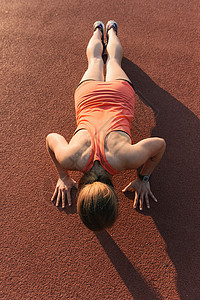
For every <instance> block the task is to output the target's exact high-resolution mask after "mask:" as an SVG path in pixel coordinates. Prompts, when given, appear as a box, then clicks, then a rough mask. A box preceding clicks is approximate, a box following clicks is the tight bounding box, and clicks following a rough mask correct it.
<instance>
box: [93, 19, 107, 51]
mask: <svg viewBox="0 0 200 300" xmlns="http://www.w3.org/2000/svg"><path fill="white" fill-rule="evenodd" d="M93 28H94V31H95V30H97V29H99V30H100V31H101V34H102V38H101V40H102V44H103V53H102V55H104V54H105V51H106V44H105V42H104V32H105V26H104V24H103V22H101V21H96V22H94V24H93Z"/></svg>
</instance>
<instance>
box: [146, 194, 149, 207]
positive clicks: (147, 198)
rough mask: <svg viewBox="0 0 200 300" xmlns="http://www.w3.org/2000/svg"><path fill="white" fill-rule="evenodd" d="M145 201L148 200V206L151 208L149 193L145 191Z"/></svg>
mask: <svg viewBox="0 0 200 300" xmlns="http://www.w3.org/2000/svg"><path fill="white" fill-rule="evenodd" d="M145 201H146V205H147V208H150V203H149V197H148V193H145Z"/></svg>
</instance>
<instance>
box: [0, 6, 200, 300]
mask: <svg viewBox="0 0 200 300" xmlns="http://www.w3.org/2000/svg"><path fill="white" fill-rule="evenodd" d="M0 7H1V11H0V18H1V30H0V43H1V47H0V57H1V69H0V72H1V77H0V85H1V94H0V97H1V104H0V105H1V141H2V147H1V148H2V160H1V166H2V170H1V190H2V194H1V210H2V211H1V226H2V229H3V230H2V233H3V236H2V238H1V249H2V254H1V258H2V261H3V263H2V268H1V272H2V274H1V277H2V280H1V283H2V286H1V296H0V297H1V299H83V300H85V299H111V300H113V299H117V300H118V299H122V300H127V299H134V300H139V299H142V300H143V299H144V300H145V299H147V300H149V299H170V300H172V299H173V300H174V299H189V300H191V299H192V300H194V299H200V294H199V289H198V282H199V281H198V279H199V278H198V274H199V269H200V268H199V256H198V255H197V253H198V247H197V245H198V241H199V236H200V232H199V212H198V209H199V192H198V188H199V181H198V178H199V167H200V166H199V148H200V147H199V136H200V135H199V118H198V117H199V110H198V109H199V106H198V104H199V102H198V101H199V90H198V71H199V65H198V62H199V57H198V53H199V52H198V47H199V45H198V38H199V37H198V27H199V21H198V2H197V1H195V0H194V1H192V2H191V1H187V0H177V1H173V0H166V1H162V0H156V1H155V0H150V1H147V0H141V1H131V0H126V1H111V0H107V1H106V2H105V3H104V2H99V1H96V0H95V1H94V0H85V1H78V0H74V1H70V0H56V1H53V0H46V1H39V0H34V1H27V0H12V1H4V0H0ZM110 19H115V20H116V21H117V22H118V24H119V31H118V35H119V38H120V40H121V43H122V45H123V49H124V59H123V67H124V69H125V71H126V72H127V74H128V75H129V77H130V79H131V80H132V81H133V83H134V85H135V88H136V91H137V94H138V97H137V103H136V113H135V119H134V122H133V126H132V134H133V137H134V141H135V142H137V141H139V140H141V139H142V138H146V137H150V136H160V137H163V138H165V140H166V142H167V150H166V153H165V155H164V157H163V159H162V161H161V163H160V165H159V166H158V167H157V169H156V170H155V172H154V173H153V175H152V178H151V186H152V191H153V192H154V194H155V195H156V197H157V198H158V200H159V202H158V204H155V203H151V209H150V210H147V209H144V211H143V212H142V213H140V212H139V211H136V210H134V209H133V208H132V205H133V200H132V199H133V193H128V194H126V195H123V194H122V192H121V190H122V188H123V187H124V186H126V185H127V184H128V183H129V181H131V180H133V179H134V178H135V176H136V173H135V172H129V171H127V172H123V173H121V174H119V175H117V176H116V177H115V178H114V185H115V186H116V191H117V193H118V196H119V202H120V203H119V210H120V215H119V218H118V220H117V222H116V224H115V225H114V226H113V227H112V228H111V229H110V230H108V231H104V232H102V233H98V234H94V233H92V232H90V231H89V230H87V228H85V227H84V225H83V224H82V223H81V221H80V220H79V218H78V215H77V213H76V203H75V202H74V205H73V207H72V208H69V207H67V209H66V210H65V211H62V209H57V208H56V207H55V206H54V205H53V204H52V203H51V202H50V198H51V195H52V193H53V189H54V187H55V184H56V181H57V174H56V170H55V168H54V166H53V164H52V162H51V160H50V157H49V156H48V154H47V152H46V148H45V137H46V135H47V134H48V133H50V132H57V133H60V134H62V135H64V136H65V138H66V139H67V140H68V141H69V140H70V138H71V136H72V134H73V132H74V130H75V128H76V123H75V112H74V102H73V93H74V91H75V88H76V86H77V84H78V83H79V80H80V78H81V76H82V75H83V72H84V71H85V69H86V67H87V60H86V56H85V49H86V46H87V43H88V41H89V38H90V36H91V34H92V24H93V22H94V21H96V20H102V21H103V22H105V23H106V22H107V21H108V20H110ZM72 176H73V177H74V178H75V179H76V180H78V179H79V178H80V176H81V174H79V173H76V172H73V173H72Z"/></svg>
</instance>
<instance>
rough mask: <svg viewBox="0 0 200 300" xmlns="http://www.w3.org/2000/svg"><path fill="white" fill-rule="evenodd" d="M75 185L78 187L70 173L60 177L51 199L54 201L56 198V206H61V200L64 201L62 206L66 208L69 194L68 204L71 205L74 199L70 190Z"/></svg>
mask: <svg viewBox="0 0 200 300" xmlns="http://www.w3.org/2000/svg"><path fill="white" fill-rule="evenodd" d="M73 187H76V188H78V186H77V183H76V181H75V180H73V179H72V178H71V177H70V176H69V175H66V176H65V177H63V178H59V179H58V182H57V184H56V188H55V191H54V193H53V196H52V198H51V201H52V202H53V201H54V200H56V206H59V204H60V202H61V201H62V208H65V205H66V195H67V201H68V204H69V206H71V205H72V200H71V195H70V192H71V189H72V188H73Z"/></svg>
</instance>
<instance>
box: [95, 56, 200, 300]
mask: <svg viewBox="0 0 200 300" xmlns="http://www.w3.org/2000/svg"><path fill="white" fill-rule="evenodd" d="M122 67H123V69H124V70H125V72H126V73H127V75H128V77H129V78H130V79H131V81H132V82H133V83H134V88H135V91H136V93H137V94H138V96H139V98H140V100H142V101H143V102H144V103H145V104H146V105H148V106H150V107H151V108H152V109H153V111H154V114H155V119H156V126H155V128H154V129H153V130H152V134H151V136H158V137H163V138H164V139H165V141H166V143H167V148H166V153H165V155H164V158H163V160H161V163H160V164H159V168H158V171H157V172H155V175H153V176H152V179H151V182H152V183H154V184H153V186H154V192H155V195H156V197H157V198H158V199H162V203H161V205H159V208H158V207H156V206H154V208H153V209H151V210H149V211H148V213H149V215H151V217H152V218H153V220H154V222H155V223H156V225H157V228H158V230H159V232H160V234H161V236H162V238H163V239H164V240H165V243H166V245H167V249H166V251H167V253H168V255H169V257H170V259H171V261H172V262H173V264H174V266H175V268H176V271H177V288H178V292H179V295H180V297H181V299H191V297H192V299H200V295H199V289H198V279H197V276H198V273H199V268H198V266H199V258H198V241H199V237H200V230H199V228H198V224H199V212H198V211H199V192H198V190H199V183H200V182H199V178H200V176H199V175H200V174H199V169H200V165H199V149H200V145H199V137H200V122H199V119H198V118H197V116H195V114H194V113H193V112H192V111H190V110H189V109H188V108H187V107H185V106H184V105H183V104H182V103H181V102H179V101H178V100H177V99H175V98H174V97H173V96H171V95H170V94H169V93H168V92H166V91H165V90H163V89H162V88H160V87H159V86H158V85H156V84H155V82H153V81H152V80H151V78H150V77H149V76H148V75H147V74H145V73H144V72H143V71H142V70H141V69H140V68H139V67H138V66H136V65H135V64H134V63H132V62H131V61H130V60H128V59H126V58H123V61H122ZM191 101H192V99H191ZM161 178H162V179H161ZM161 182H162V184H160V183H161ZM155 188H156V189H155ZM126 196H127V197H128V198H130V199H133V198H134V197H133V194H132V193H131V192H127V193H126ZM159 202H161V201H159ZM144 211H145V210H144ZM144 213H145V212H144ZM97 238H98V239H99V241H100V243H101V244H102V246H103V247H104V249H105V251H106V253H107V254H108V256H109V258H110V259H111V261H112V262H113V264H114V265H115V267H116V269H117V270H118V272H119V274H120V275H121V277H122V279H123V280H124V282H125V284H126V285H127V287H128V289H129V291H130V293H131V294H132V295H133V296H134V297H136V299H155V298H156V297H155V295H153V293H152V292H151V291H150V290H149V288H148V287H147V286H145V283H144V282H142V280H141V278H140V276H139V274H138V273H137V272H136V271H135V270H134V268H133V267H130V263H129V261H128V260H127V258H126V257H125V256H124V255H123V253H122V252H121V251H120V250H119V249H118V247H117V245H116V244H115V243H114V241H112V238H111V237H110V236H109V235H108V233H106V232H104V233H101V234H97ZM111 249H112V250H111ZM119 257H120V259H121V260H122V262H123V263H122V265H119V263H118V262H119V259H118V258H119ZM126 270H127V272H126ZM131 278H134V282H135V283H136V282H137V283H136V284H135V285H134V286H132V284H131V282H132V281H131V280H130V279H131ZM129 283H130V284H129ZM138 286H140V287H142V290H143V297H144V298H141V297H142V294H141V291H140V290H139V289H138ZM144 292H145V293H147V294H146V295H145V294H144ZM193 295H195V296H193ZM198 295H199V297H198ZM188 297H189V298H188ZM194 297H195V298H194Z"/></svg>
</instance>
